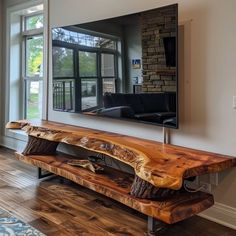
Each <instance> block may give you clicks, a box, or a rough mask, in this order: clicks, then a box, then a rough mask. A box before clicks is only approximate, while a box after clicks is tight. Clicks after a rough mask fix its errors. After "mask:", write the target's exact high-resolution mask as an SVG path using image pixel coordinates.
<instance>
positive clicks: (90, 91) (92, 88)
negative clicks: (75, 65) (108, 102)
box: [81, 78, 97, 110]
mask: <svg viewBox="0 0 236 236" xmlns="http://www.w3.org/2000/svg"><path fill="white" fill-rule="evenodd" d="M81 83H82V110H87V109H89V108H92V107H96V106H97V79H94V78H93V79H82V80H81Z"/></svg>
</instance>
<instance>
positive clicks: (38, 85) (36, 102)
mask: <svg viewBox="0 0 236 236" xmlns="http://www.w3.org/2000/svg"><path fill="white" fill-rule="evenodd" d="M42 91H43V83H42V81H27V82H26V98H27V99H26V118H27V119H40V118H41V117H42V97H43V94H42Z"/></svg>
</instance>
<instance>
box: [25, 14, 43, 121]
mask: <svg viewBox="0 0 236 236" xmlns="http://www.w3.org/2000/svg"><path fill="white" fill-rule="evenodd" d="M21 34H22V38H23V41H22V68H23V69H22V74H23V76H22V77H23V80H24V88H25V89H24V91H25V94H24V108H25V109H24V116H25V118H27V119H39V118H41V117H42V93H43V45H44V42H43V14H42V13H34V14H31V15H26V16H23V17H22V32H21Z"/></svg>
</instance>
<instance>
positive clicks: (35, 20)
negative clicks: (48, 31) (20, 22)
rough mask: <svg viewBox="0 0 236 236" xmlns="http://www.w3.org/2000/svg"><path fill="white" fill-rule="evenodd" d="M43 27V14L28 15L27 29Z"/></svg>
mask: <svg viewBox="0 0 236 236" xmlns="http://www.w3.org/2000/svg"><path fill="white" fill-rule="evenodd" d="M39 28H43V15H36V16H29V17H26V30H32V29H39Z"/></svg>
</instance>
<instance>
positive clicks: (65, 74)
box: [52, 4, 178, 128]
mask: <svg viewBox="0 0 236 236" xmlns="http://www.w3.org/2000/svg"><path fill="white" fill-rule="evenodd" d="M177 22H178V5H177V4H174V5H169V6H165V7H162V8H157V9H151V10H148V11H143V12H138V13H134V14H131V15H125V16H119V17H115V18H110V19H104V20H99V21H94V22H87V23H83V24H80V23H78V24H76V25H72V26H65V27H57V28H53V29H52V56H53V109H54V110H57V111H62V112H78V113H83V114H86V115H92V116H94V117H96V116H99V117H109V118H116V119H123V120H128V121H135V122H144V123H150V124H155V125H160V126H166V127H173V128H177V127H178V73H177V72H178V68H177V64H178V63H177V58H178V53H177V46H176V45H177V42H178V30H177V29H178V28H177V27H178V25H177Z"/></svg>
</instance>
